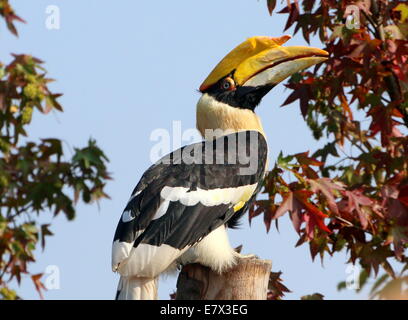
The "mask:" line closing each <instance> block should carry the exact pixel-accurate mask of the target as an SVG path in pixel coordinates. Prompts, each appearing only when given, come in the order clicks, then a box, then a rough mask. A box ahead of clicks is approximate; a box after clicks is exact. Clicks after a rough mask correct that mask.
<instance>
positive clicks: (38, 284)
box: [31, 273, 47, 299]
mask: <svg viewBox="0 0 408 320" xmlns="http://www.w3.org/2000/svg"><path fill="white" fill-rule="evenodd" d="M42 276H43V275H42V273H38V274H33V275H32V276H31V280H33V282H34V286H35V290H37V292H38V294H39V295H40V298H41V299H44V296H43V294H42V291H43V290H47V289H46V288H45V287H44V285H43V283H42V282H41V280H40V279H41V277H42Z"/></svg>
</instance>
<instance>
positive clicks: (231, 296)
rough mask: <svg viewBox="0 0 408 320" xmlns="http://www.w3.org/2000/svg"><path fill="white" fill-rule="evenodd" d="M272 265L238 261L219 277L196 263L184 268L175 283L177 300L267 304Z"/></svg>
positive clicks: (257, 260)
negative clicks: (262, 302)
mask: <svg viewBox="0 0 408 320" xmlns="http://www.w3.org/2000/svg"><path fill="white" fill-rule="evenodd" d="M271 268H272V261H270V260H260V259H253V258H241V259H239V260H238V262H237V264H236V265H235V266H234V267H233V268H231V269H230V270H228V271H226V272H224V273H222V274H219V273H216V272H214V271H212V270H211V269H210V268H208V267H205V266H202V265H200V264H197V263H193V264H187V265H185V266H184V267H183V269H182V270H181V272H180V274H179V277H178V280H177V293H176V300H266V297H267V292H268V283H269V275H270V273H271Z"/></svg>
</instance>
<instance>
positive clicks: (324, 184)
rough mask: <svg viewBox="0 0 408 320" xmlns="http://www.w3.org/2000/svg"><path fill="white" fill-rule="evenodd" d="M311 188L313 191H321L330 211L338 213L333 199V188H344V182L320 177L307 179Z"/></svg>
mask: <svg viewBox="0 0 408 320" xmlns="http://www.w3.org/2000/svg"><path fill="white" fill-rule="evenodd" d="M308 182H309V183H310V187H311V190H312V191H313V192H315V193H317V192H321V193H323V194H324V196H325V197H326V199H327V203H328V206H329V208H330V210H331V211H333V212H334V213H335V214H338V213H339V210H338V208H337V204H336V201H335V199H334V196H333V194H334V190H339V191H340V190H344V184H343V183H340V182H334V181H333V180H331V179H329V178H320V179H315V180H312V179H309V180H308Z"/></svg>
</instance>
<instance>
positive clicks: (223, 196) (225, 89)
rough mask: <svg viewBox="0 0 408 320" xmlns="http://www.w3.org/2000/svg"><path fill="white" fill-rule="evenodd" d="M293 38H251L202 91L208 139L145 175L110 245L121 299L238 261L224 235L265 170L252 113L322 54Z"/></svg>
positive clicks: (144, 295)
mask: <svg viewBox="0 0 408 320" xmlns="http://www.w3.org/2000/svg"><path fill="white" fill-rule="evenodd" d="M289 39H290V36H288V35H285V36H282V37H278V38H271V37H265V36H257V37H252V38H249V39H247V40H246V41H244V42H243V43H241V44H240V45H238V46H237V47H236V48H234V49H233V50H232V51H231V52H230V53H228V54H227V55H226V56H225V57H224V58H223V59H222V60H221V62H220V63H218V65H217V66H216V67H215V68H214V69H213V70H212V72H211V73H210V74H209V76H208V77H207V78H206V79H205V80H204V82H203V83H202V84H201V86H200V88H199V91H200V93H201V97H200V99H199V101H198V103H197V109H196V121H197V129H198V130H199V131H200V133H201V135H202V136H203V138H204V140H203V141H202V142H199V143H195V144H191V145H188V146H185V147H182V148H181V149H178V150H175V151H174V152H172V153H171V154H169V155H167V156H165V157H163V158H162V159H161V160H159V161H158V162H156V163H155V164H153V165H152V166H151V167H150V168H149V169H147V171H146V172H145V173H144V174H143V176H142V178H141V179H140V181H139V183H138V184H137V186H136V187H135V189H134V190H133V192H132V194H131V197H130V199H129V201H128V203H127V205H126V207H125V209H124V211H123V213H122V216H121V218H120V220H119V224H118V226H117V229H116V233H115V236H114V241H113V248H112V269H113V271H115V272H118V273H119V274H120V281H119V285H118V290H117V295H116V298H117V299H155V298H157V283H158V277H159V275H160V274H162V273H166V272H169V271H171V270H176V269H177V268H178V267H179V266H180V265H183V264H186V263H189V262H197V263H200V264H202V265H205V266H208V267H210V268H211V269H212V270H215V271H217V272H223V271H225V270H228V268H230V267H231V266H233V265H234V263H235V261H236V259H237V257H238V256H240V255H239V254H238V253H236V252H235V250H234V249H233V248H232V247H231V245H230V244H229V241H228V237H227V232H226V229H227V228H233V227H235V226H236V225H237V221H238V219H239V218H240V217H241V216H242V215H243V214H244V213H245V211H246V210H247V209H248V207H249V206H250V204H251V203H252V201H254V198H255V195H256V194H257V192H258V191H259V190H260V188H261V185H262V180H263V178H264V175H265V171H266V166H267V142H266V138H265V133H264V130H263V128H262V124H261V120H260V118H259V117H258V116H257V115H256V114H255V112H254V110H255V108H256V106H257V105H258V104H259V103H260V101H261V99H262V97H263V96H264V95H266V94H267V93H268V92H269V91H270V90H271V89H272V88H273V87H274V86H275V85H276V84H277V83H279V82H281V81H282V80H284V79H285V78H287V77H288V76H290V75H292V74H294V73H296V72H298V71H300V70H302V69H305V68H307V67H309V66H312V65H314V64H317V63H320V62H322V61H324V60H326V59H327V56H328V53H327V52H326V51H324V50H321V49H317V48H311V47H304V46H287V47H284V46H282V44H284V43H285V42H286V41H287V40H289ZM220 146H221V147H220ZM237 159H238V160H237Z"/></svg>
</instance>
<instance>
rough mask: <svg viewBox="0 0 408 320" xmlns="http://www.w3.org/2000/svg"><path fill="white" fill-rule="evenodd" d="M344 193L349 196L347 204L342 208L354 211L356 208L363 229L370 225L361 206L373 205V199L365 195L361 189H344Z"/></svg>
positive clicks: (350, 211)
mask: <svg viewBox="0 0 408 320" xmlns="http://www.w3.org/2000/svg"><path fill="white" fill-rule="evenodd" d="M343 194H344V195H345V196H346V197H347V198H348V201H347V205H345V206H343V207H342V208H341V209H340V210H342V211H346V212H347V213H350V214H351V213H352V212H353V211H354V210H355V211H356V212H357V215H358V218H359V220H360V223H361V226H362V227H363V229H366V228H367V227H368V218H367V215H366V213H365V212H363V210H361V206H371V205H372V204H373V201H372V200H371V199H370V198H368V197H366V196H365V195H363V192H362V191H361V190H353V191H343Z"/></svg>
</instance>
